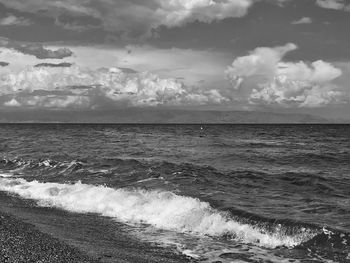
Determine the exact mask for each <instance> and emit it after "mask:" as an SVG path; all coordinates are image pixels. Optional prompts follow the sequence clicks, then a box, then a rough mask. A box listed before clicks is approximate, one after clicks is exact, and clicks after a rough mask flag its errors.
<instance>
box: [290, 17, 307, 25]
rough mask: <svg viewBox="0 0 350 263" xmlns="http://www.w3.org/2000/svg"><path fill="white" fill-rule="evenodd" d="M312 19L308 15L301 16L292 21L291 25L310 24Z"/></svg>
mask: <svg viewBox="0 0 350 263" xmlns="http://www.w3.org/2000/svg"><path fill="white" fill-rule="evenodd" d="M311 23H312V19H311V18H310V17H302V18H300V19H298V20H295V21H292V23H291V24H292V25H301V24H311Z"/></svg>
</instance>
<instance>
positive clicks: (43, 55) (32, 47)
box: [0, 37, 73, 59]
mask: <svg viewBox="0 0 350 263" xmlns="http://www.w3.org/2000/svg"><path fill="white" fill-rule="evenodd" d="M0 47H5V48H9V49H14V50H16V51H19V52H21V53H23V54H29V55H33V56H35V57H37V58H38V59H63V58H66V57H70V56H72V55H73V52H72V51H71V50H69V49H68V48H59V49H57V50H50V49H46V48H44V46H43V45H42V44H40V43H29V42H20V41H15V40H10V39H8V38H4V37H0Z"/></svg>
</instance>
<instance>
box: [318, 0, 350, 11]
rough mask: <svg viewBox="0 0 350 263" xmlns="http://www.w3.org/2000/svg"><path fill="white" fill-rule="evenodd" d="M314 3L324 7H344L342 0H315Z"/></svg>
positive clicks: (336, 8)
mask: <svg viewBox="0 0 350 263" xmlns="http://www.w3.org/2000/svg"><path fill="white" fill-rule="evenodd" d="M316 4H317V5H318V6H319V7H322V8H326V9H334V10H342V9H345V8H346V4H345V2H344V1H343V0H317V1H316Z"/></svg>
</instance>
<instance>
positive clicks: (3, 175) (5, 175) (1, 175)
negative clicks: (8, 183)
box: [0, 173, 13, 178]
mask: <svg viewBox="0 0 350 263" xmlns="http://www.w3.org/2000/svg"><path fill="white" fill-rule="evenodd" d="M12 176H13V174H9V173H0V177H2V178H8V177H12Z"/></svg>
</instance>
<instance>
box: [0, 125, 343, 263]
mask: <svg viewBox="0 0 350 263" xmlns="http://www.w3.org/2000/svg"><path fill="white" fill-rule="evenodd" d="M0 149H1V155H2V158H1V160H0V191H2V192H3V193H6V195H9V196H11V199H10V200H12V201H13V200H17V199H20V200H28V201H31V202H25V203H24V206H28V207H27V208H26V209H36V208H37V207H49V208H50V209H52V210H51V211H56V210H60V211H66V212H67V213H69V215H70V218H71V219H70V220H74V217H75V215H76V217H77V219H76V220H77V221H78V220H81V216H82V215H91V214H93V215H96V217H97V223H96V224H95V227H97V231H101V233H104V232H105V231H106V230H105V229H103V228H104V226H105V224H103V223H102V221H103V220H106V219H108V220H110V222H112V224H113V222H115V224H116V227H119V228H120V227H121V228H123V231H124V232H125V233H126V234H127V235H129V236H130V237H132V238H136V239H137V240H140V241H141V242H144V243H149V244H156V245H157V246H160V247H166V248H167V249H169V248H170V249H172V250H174V251H177V252H179V253H182V254H185V255H187V256H188V257H189V258H191V259H193V260H197V261H200V262H225V263H226V262H350V126H349V125H202V126H201V125H63V124H45V125H44V124H41V125H35V124H21V125H19V124H7V125H5V124H4V125H1V126H0ZM12 201H10V202H12ZM13 202H15V201H13ZM9 206H11V205H9ZM36 211H37V210H36ZM45 211H47V210H45ZM72 218H73V219H72ZM37 220H38V221H40V214H38V216H37ZM99 220H101V224H99V223H98V222H99ZM103 222H104V221H103ZM45 224H48V225H49V226H48V227H50V229H56V231H59V227H60V226H59V225H57V224H55V220H51V223H50V222H46V223H45ZM95 231H96V230H95ZM70 238H71V239H74V238H75V237H74V230H72V235H71V237H70ZM96 238H98V237H96ZM77 239H78V237H77ZM79 239H84V238H83V237H81V236H79ZM80 241H81V240H80ZM83 241H84V242H85V243H93V242H95V241H96V240H95V241H94V240H91V239H88V238H86V240H83ZM83 241H81V242H83ZM90 245H91V247H93V244H90ZM112 245H113V244H110V246H112Z"/></svg>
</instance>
